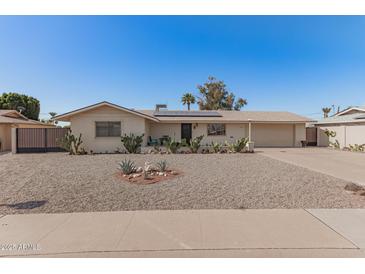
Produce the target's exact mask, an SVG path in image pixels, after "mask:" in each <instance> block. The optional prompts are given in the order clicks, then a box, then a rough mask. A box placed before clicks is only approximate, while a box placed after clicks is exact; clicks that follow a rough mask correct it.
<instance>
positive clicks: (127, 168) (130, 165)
mask: <svg viewBox="0 0 365 274" xmlns="http://www.w3.org/2000/svg"><path fill="white" fill-rule="evenodd" d="M119 166H120V170H121V171H122V172H123V174H126V175H129V174H131V173H134V172H136V170H137V168H136V165H135V164H134V162H133V161H131V160H127V159H124V160H123V161H122V162H120V163H119Z"/></svg>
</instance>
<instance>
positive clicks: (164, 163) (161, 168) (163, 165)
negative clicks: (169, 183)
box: [157, 160, 167, 172]
mask: <svg viewBox="0 0 365 274" xmlns="http://www.w3.org/2000/svg"><path fill="white" fill-rule="evenodd" d="M157 167H158V170H159V171H160V172H165V171H166V170H167V161H166V160H163V161H160V162H157Z"/></svg>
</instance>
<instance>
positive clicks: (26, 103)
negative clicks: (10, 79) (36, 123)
mask: <svg viewBox="0 0 365 274" xmlns="http://www.w3.org/2000/svg"><path fill="white" fill-rule="evenodd" d="M0 109H15V110H18V111H19V110H22V111H21V112H22V114H23V115H24V116H26V117H27V118H29V119H33V120H38V118H39V111H40V104H39V101H38V100H37V99H36V98H34V97H31V96H28V95H25V94H19V93H15V92H9V93H3V94H2V95H1V96H0Z"/></svg>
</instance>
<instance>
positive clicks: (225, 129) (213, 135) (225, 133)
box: [207, 123, 227, 137]
mask: <svg viewBox="0 0 365 274" xmlns="http://www.w3.org/2000/svg"><path fill="white" fill-rule="evenodd" d="M209 125H223V127H224V134H209ZM226 135H227V127H226V124H225V123H208V124H207V136H212V137H215V136H218V137H219V136H226Z"/></svg>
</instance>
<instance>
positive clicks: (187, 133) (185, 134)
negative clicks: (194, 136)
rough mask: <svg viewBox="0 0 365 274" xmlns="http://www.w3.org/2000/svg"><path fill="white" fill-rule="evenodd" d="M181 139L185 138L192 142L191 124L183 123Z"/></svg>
mask: <svg viewBox="0 0 365 274" xmlns="http://www.w3.org/2000/svg"><path fill="white" fill-rule="evenodd" d="M181 139H185V140H186V142H187V143H190V140H191V124H181Z"/></svg>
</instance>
